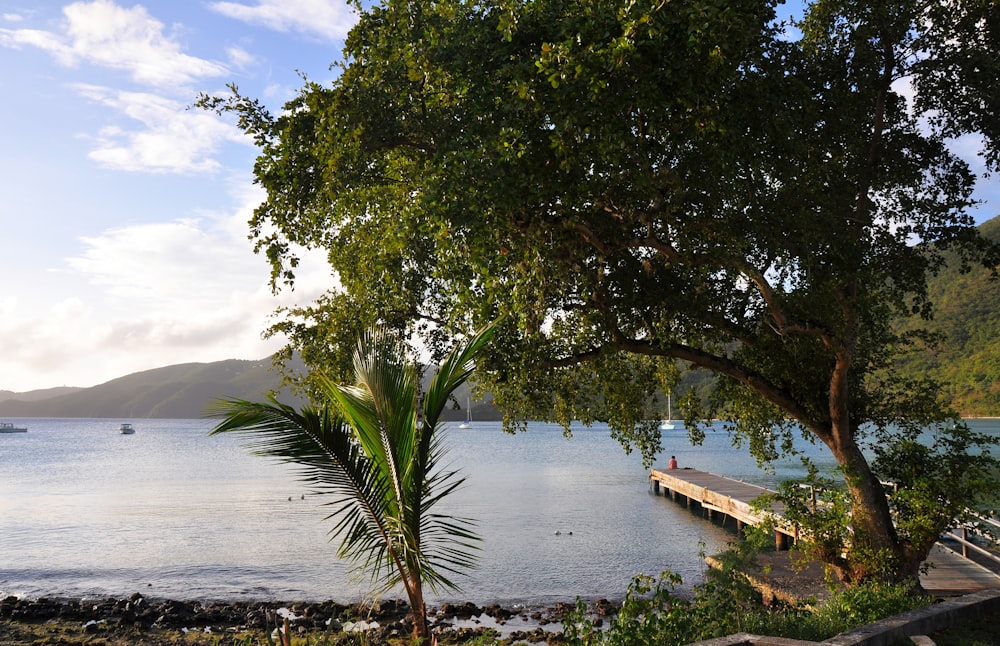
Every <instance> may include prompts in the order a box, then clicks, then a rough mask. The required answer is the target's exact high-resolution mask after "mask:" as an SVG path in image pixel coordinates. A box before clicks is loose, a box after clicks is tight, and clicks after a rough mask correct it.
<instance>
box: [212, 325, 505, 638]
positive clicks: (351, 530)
mask: <svg viewBox="0 0 1000 646" xmlns="http://www.w3.org/2000/svg"><path fill="white" fill-rule="evenodd" d="M494 330H495V327H494V326H487V327H485V328H483V329H482V330H481V331H480V332H479V333H478V334H476V335H475V336H473V337H471V338H469V339H468V340H466V341H465V342H464V343H461V344H459V345H457V346H456V347H455V348H454V349H453V350H452V351H451V352H450V353H449V354H448V355H447V356H446V357H445V359H444V361H443V362H442V364H441V366H440V367H439V368H438V370H437V372H436V373H435V375H434V377H433V379H432V380H431V383H430V386H429V388H428V390H427V392H426V393H424V395H423V397H422V401H421V399H420V397H419V393H418V387H417V384H418V383H419V379H418V375H417V369H416V366H415V365H414V364H412V363H410V362H409V361H408V360H407V359H406V346H405V345H404V344H403V343H402V342H401V341H400V340H399V339H398V338H397V337H395V336H393V335H392V334H391V333H389V332H387V331H385V330H375V331H372V332H369V333H368V334H366V335H365V336H363V337H362V338H361V339H360V340H359V342H358V346H357V349H356V351H355V353H354V356H353V359H354V372H355V378H356V382H355V385H349V386H345V385H337V384H334V383H333V382H332V381H329V380H324V381H322V383H323V385H324V386H325V390H326V397H327V400H326V401H327V403H326V404H324V405H323V406H322V407H321V408H319V409H314V408H311V407H306V408H304V409H302V410H301V411H297V410H295V409H293V408H292V407H290V406H286V405H283V404H280V403H279V402H277V401H276V400H274V399H273V398H271V399H270V401H269V402H267V403H255V402H249V401H244V400H227V401H223V402H220V403H219V405H218V407H217V409H216V410H215V412H214V415H215V416H216V417H219V418H221V421H220V422H219V423H218V424H217V425H216V427H215V428H214V429H213V430H212V434H213V435H215V434H218V433H230V432H232V433H239V434H241V435H243V436H246V437H248V438H250V442H251V443H250V446H251V447H252V449H253V450H254V452H256V453H257V454H259V455H263V456H269V457H274V458H278V459H279V460H282V461H285V462H290V463H293V464H296V465H298V466H300V467H301V468H302V474H303V479H304V480H305V481H306V482H307V483H308V484H309V485H311V486H312V487H313V488H315V490H316V492H317V493H319V494H325V495H331V496H334V499H333V500H332V501H331V502H329V503H327V504H328V505H329V506H330V507H331V509H332V511H331V513H330V516H329V517H328V518H330V519H332V520H334V521H335V524H334V527H333V529H332V530H331V534H332V535H333V536H334V537H339V538H340V546H339V549H338V552H337V554H338V556H339V557H340V558H345V559H348V560H350V561H351V562H353V563H354V565H355V567H356V568H357V571H358V572H359V573H363V574H367V575H368V576H370V578H371V582H372V584H373V586H375V587H376V588H377V589H378V590H379V591H387V590H389V589H391V588H393V587H394V586H396V585H400V584H401V585H402V586H403V587H404V589H405V591H406V595H407V597H408V599H409V603H410V608H411V611H412V612H413V617H414V622H413V623H414V638H415V639H417V640H418V641H419V642H421V643H429V642H430V628H429V624H428V619H427V609H426V606H425V604H424V597H423V586H424V584H427V585H428V586H429V587H430V588H431V589H438V588H444V589H451V590H457V589H458V586H457V585H456V584H455V583H454V581H453V580H452V578H451V576H452V575H453V574H456V573H460V572H462V571H463V570H465V569H467V568H469V567H471V566H472V565H473V563H474V558H473V557H474V550H475V549H476V542H477V541H478V540H479V539H478V537H477V536H476V535H475V533H474V532H473V531H472V528H471V525H472V522H471V521H470V520H468V519H464V518H456V517H451V516H446V515H442V514H439V513H437V512H436V511H435V508H436V506H437V505H438V503H440V502H441V500H443V499H444V498H445V497H446V496H447V495H449V494H450V493H451V492H453V491H454V490H455V489H456V488H457V487H458V486H460V485H461V484H462V482H463V481H464V478H460V477H459V476H458V474H457V473H456V472H454V471H448V470H445V469H443V468H442V467H441V464H440V460H441V457H442V455H443V446H442V444H441V440H440V435H439V433H438V431H439V428H438V426H439V418H440V415H441V412H442V411H443V410H444V407H445V405H446V403H447V401H448V398H449V397H450V396H451V394H452V393H453V392H454V390H455V389H456V388H457V387H458V386H459V385H461V384H462V383H463V382H465V381H466V380H467V379H468V378H469V376H470V375H471V374H472V370H473V368H474V365H475V364H474V360H475V357H476V355H477V354H479V353H480V352H481V351H482V349H483V347H484V346H485V345H486V344H487V343H488V342H489V341H490V339H491V338H492V336H493V332H494Z"/></svg>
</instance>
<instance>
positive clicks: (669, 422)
mask: <svg viewBox="0 0 1000 646" xmlns="http://www.w3.org/2000/svg"><path fill="white" fill-rule="evenodd" d="M672 417H673V413H672V411H671V410H670V393H667V419H665V420H663V423H662V424H660V430H663V431H671V430H673V429H674V421H673V419H671V418H672Z"/></svg>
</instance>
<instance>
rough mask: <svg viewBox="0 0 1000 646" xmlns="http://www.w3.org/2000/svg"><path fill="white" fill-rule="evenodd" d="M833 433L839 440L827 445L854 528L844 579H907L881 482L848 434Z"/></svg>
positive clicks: (852, 580)
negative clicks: (843, 486) (838, 470)
mask: <svg viewBox="0 0 1000 646" xmlns="http://www.w3.org/2000/svg"><path fill="white" fill-rule="evenodd" d="M834 436H835V438H837V439H839V441H838V442H836V444H835V445H834V446H833V447H831V448H832V449H833V454H834V457H836V459H837V463H838V464H840V466H841V468H843V470H844V476H845V477H844V479H845V481H846V482H847V488H848V491H849V493H850V496H851V514H852V515H851V527H852V528H853V530H854V535H853V539H852V543H851V545H850V548H849V551H848V553H847V558H846V571H845V572H844V575H845V579H846V580H847V581H848V582H858V581H862V580H865V579H871V578H880V579H885V580H890V581H893V582H895V581H900V580H904V579H906V578H908V577H909V575H910V573H909V572H908V571H907V570H908V569H909V568H905V567H904V560H905V559H904V558H903V550H902V545H900V542H899V537H898V536H897V534H896V527H895V525H894V524H893V522H892V514H891V513H890V511H889V503H888V501H887V500H886V497H885V491H884V490H883V488H882V483H881V482H879V480H878V478H877V477H876V476H875V474H874V473H872V470H871V467H870V466H869V464H868V460H866V459H865V457H864V455H863V454H862V453H861V449H860V448H859V447H858V445H857V443H856V442H855V441H854V438H853V437H851V436H850V434H849V433H836V432H835V433H834ZM918 565H919V564H918Z"/></svg>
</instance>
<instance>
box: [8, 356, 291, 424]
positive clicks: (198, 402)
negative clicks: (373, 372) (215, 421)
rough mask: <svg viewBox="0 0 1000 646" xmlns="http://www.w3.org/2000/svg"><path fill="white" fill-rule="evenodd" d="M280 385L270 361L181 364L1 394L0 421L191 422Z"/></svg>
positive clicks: (259, 395)
mask: <svg viewBox="0 0 1000 646" xmlns="http://www.w3.org/2000/svg"><path fill="white" fill-rule="evenodd" d="M280 383H281V378H280V376H279V375H278V373H277V372H276V371H275V370H272V368H271V360H270V359H263V360H260V361H240V360H235V359H233V360H228V361H217V362H213V363H185V364H178V365H173V366H167V367H165V368H156V369H154V370H146V371H143V372H137V373H134V374H131V375H128V376H125V377H119V378H118V379H113V380H112V381H109V382H106V383H103V384H100V385H99V386H94V387H92V388H80V389H68V390H69V391H70V392H60V391H59V390H56V389H53V390H52V391H32V392H29V393H10V392H3V393H0V417H114V418H120V417H124V418H142V417H176V418H195V417H201V416H202V415H203V414H204V412H205V409H206V407H208V405H209V404H210V403H211V402H213V401H215V400H217V399H219V398H222V397H238V398H242V399H260V398H262V397H263V396H264V395H266V394H267V393H268V392H270V391H271V390H273V389H276V388H278V387H279V385H280ZM46 393H50V394H52V396H48V397H45V396H42V395H44V394H46ZM289 403H292V401H289Z"/></svg>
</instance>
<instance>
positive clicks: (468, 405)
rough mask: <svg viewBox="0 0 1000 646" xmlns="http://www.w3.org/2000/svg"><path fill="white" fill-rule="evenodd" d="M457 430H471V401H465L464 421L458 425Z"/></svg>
mask: <svg viewBox="0 0 1000 646" xmlns="http://www.w3.org/2000/svg"><path fill="white" fill-rule="evenodd" d="M458 427H459V428H472V400H470V399H466V400H465V421H464V422H462V423H461V424H459V425H458Z"/></svg>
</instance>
